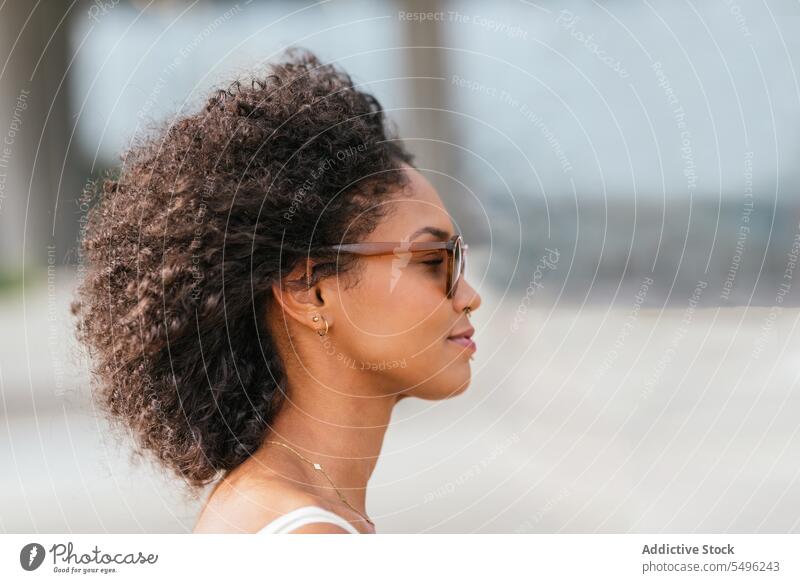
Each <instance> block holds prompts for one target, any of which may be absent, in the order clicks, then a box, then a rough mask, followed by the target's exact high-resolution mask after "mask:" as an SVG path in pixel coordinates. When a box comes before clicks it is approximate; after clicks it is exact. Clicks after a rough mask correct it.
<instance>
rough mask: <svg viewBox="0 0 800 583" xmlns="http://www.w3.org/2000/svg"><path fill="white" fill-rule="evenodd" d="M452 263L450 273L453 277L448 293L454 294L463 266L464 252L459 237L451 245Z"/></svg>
mask: <svg viewBox="0 0 800 583" xmlns="http://www.w3.org/2000/svg"><path fill="white" fill-rule="evenodd" d="M451 258H452V261H453V265H452V270H451V273H452V274H453V279H452V282H451V285H450V295H451V296H452V295H455V293H456V289H458V282H459V281H460V280H461V275H462V273H463V268H464V253H463V250H462V249H461V239H458V240H456V244H455V246H454V247H453V254H452V256H451Z"/></svg>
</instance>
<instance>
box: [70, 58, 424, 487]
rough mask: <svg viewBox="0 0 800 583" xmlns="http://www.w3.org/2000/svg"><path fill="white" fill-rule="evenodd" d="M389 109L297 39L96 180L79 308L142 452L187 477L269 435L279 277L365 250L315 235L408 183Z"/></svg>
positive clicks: (98, 373) (371, 220)
mask: <svg viewBox="0 0 800 583" xmlns="http://www.w3.org/2000/svg"><path fill="white" fill-rule="evenodd" d="M385 121H386V120H385V116H384V113H383V110H382V108H381V106H380V103H379V102H378V101H377V100H376V99H375V97H373V96H372V95H370V94H368V93H366V92H363V91H360V90H359V89H358V88H357V87H355V86H354V85H353V82H352V80H351V77H350V76H349V75H348V74H347V73H345V72H344V71H342V70H341V69H339V68H338V67H336V66H334V65H331V64H323V63H321V62H320V61H319V59H318V57H316V56H315V55H314V54H313V53H311V52H309V51H308V50H305V49H300V48H297V47H295V48H291V49H289V50H287V51H286V52H285V53H284V54H283V55H281V58H280V59H279V60H277V61H276V62H274V63H272V64H270V65H268V66H267V71H266V72H265V73H264V74H263V75H255V76H254V77H253V78H252V80H250V79H248V81H247V82H246V83H245V82H240V81H235V82H234V83H232V84H231V85H230V87H229V88H228V89H226V90H219V91H217V92H216V93H214V94H213V95H212V96H210V97H209V98H208V100H207V101H206V103H205V104H204V107H202V108H200V111H198V112H196V113H193V114H191V115H186V116H183V117H180V118H178V119H176V120H174V121H173V122H172V123H167V122H166V121H164V122H161V123H158V124H155V126H154V128H155V131H154V132H152V133H150V135H148V136H147V137H144V138H141V139H138V140H137V141H136V142H134V144H133V145H132V146H131V147H130V148H129V149H128V150H127V151H126V152H125V153H123V154H122V156H121V161H122V165H121V168H120V169H117V170H114V171H111V172H109V173H106V175H105V176H104V177H103V178H102V179H101V180H97V181H93V182H90V186H89V188H88V189H87V191H86V192H84V195H85V196H88V197H89V198H90V199H92V202H93V204H92V208H91V210H90V212H89V214H88V216H87V223H86V230H85V235H84V238H83V240H82V245H81V253H82V255H83V257H84V258H85V260H86V265H87V267H86V269H85V272H84V277H83V279H82V282H81V285H80V287H79V289H78V292H77V296H76V299H75V301H74V302H73V305H72V311H73V313H74V314H75V315H76V320H77V332H78V338H79V340H80V341H81V342H82V343H83V344H84V345H85V346H86V347H87V348H88V355H89V356H90V358H91V360H92V372H93V380H94V382H93V393H94V395H93V396H94V398H95V400H96V401H97V402H98V404H99V405H100V407H101V408H102V410H103V411H104V412H105V413H107V414H108V415H109V416H110V418H111V419H112V420H114V421H117V422H118V423H117V424H116V426H117V427H121V428H123V429H127V430H128V431H130V432H131V433H132V435H133V437H134V440H135V442H136V446H137V447H136V448H135V453H136V454H137V455H141V454H144V453H151V454H155V456H156V458H157V459H158V461H159V462H160V463H161V464H163V465H164V466H165V467H167V468H169V469H171V470H172V471H174V472H175V474H177V475H178V476H180V477H182V478H183V479H184V480H185V482H186V483H187V484H188V485H189V486H190V487H192V488H195V487H200V486H203V485H206V484H208V483H210V482H212V481H214V480H216V479H218V478H219V477H221V476H222V475H224V473H225V472H227V471H230V470H232V469H233V468H234V467H236V466H237V465H239V464H240V463H242V462H243V461H244V460H245V459H247V457H248V456H249V455H251V454H252V453H253V452H254V451H255V450H256V449H257V448H258V447H259V445H260V444H261V441H262V440H263V437H264V435H265V432H266V430H267V426H268V424H269V422H270V420H271V418H272V417H273V416H274V415H275V413H276V411H277V410H278V408H279V406H280V404H281V402H282V401H283V394H284V391H285V376H284V371H283V369H282V363H281V359H280V358H279V355H278V353H277V352H276V343H275V342H274V340H273V339H272V338H271V337H270V335H269V334H268V331H267V326H266V317H265V316H266V310H267V309H268V305H269V302H268V300H269V296H270V294H271V289H270V288H271V286H272V284H273V283H276V282H278V281H279V280H281V279H283V278H285V277H286V276H287V275H288V274H289V273H290V272H291V271H292V270H293V269H294V268H295V267H296V266H297V265H298V264H299V263H300V262H305V261H306V258H307V257H314V258H315V266H314V270H313V272H312V280H313V281H318V278H321V277H327V276H330V275H333V274H338V275H341V274H342V273H344V272H347V271H351V268H352V267H354V265H355V264H356V263H357V259H355V258H352V259H350V260H348V262H342V260H341V258H340V259H339V260H338V263H337V259H336V257H330V253H329V252H328V254H327V255H326V252H325V251H324V250H323V249H322V247H323V246H327V245H334V244H337V243H340V242H343V237H342V235H343V233H345V232H346V233H347V237H346V238H347V242H352V241H358V240H359V239H361V238H362V237H363V236H364V235H366V234H368V233H369V232H371V231H372V230H373V229H374V228H375V226H376V225H377V223H378V221H379V219H380V218H381V216H382V215H381V213H383V212H385V211H382V210H381V208H385V207H386V206H387V205H381V204H379V203H380V202H381V201H382V200H385V199H387V198H388V197H390V196H392V194H393V193H394V192H396V191H397V189H398V188H402V187H404V186H405V185H407V177H406V175H405V173H404V172H403V171H402V169H401V166H402V164H403V163H406V164H409V165H413V161H412V160H413V157H412V155H411V154H410V153H408V152H407V151H406V150H405V148H404V147H403V145H402V143H401V142H399V141H398V140H397V139H396V138H392V137H391V136H390V132H389V130H388V129H387V127H386V125H387V124H386V123H385ZM353 273H354V274H355V273H357V271H353ZM303 279H305V278H303Z"/></svg>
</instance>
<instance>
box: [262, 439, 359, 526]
mask: <svg viewBox="0 0 800 583" xmlns="http://www.w3.org/2000/svg"><path fill="white" fill-rule="evenodd" d="M264 443H274V444H275V445H280V446H281V447H285V448H286V449H288V450H289V451H291V452H293V453H294V454H295V455H297V456H298V457H299V458H300V459H302V460H303V461H304V462H307V463H309V464H311V465H312V466H313V467H314V469H315V470H318V471H320V472H322V475H323V476H325V479H326V480H328V483H329V484H330V485H331V487H333V489H334V490H335V491H336V493H337V494H338V495H339V498H340V499H341V501H342V502H344V503H345V504H347V506H348V507H350V509H351V510H352V511H353V512H355V513H356V514H358V515H359V516H361V517H362V518H363V519H364V520H366V521H367V522H369V523H370V524H371V525H372V526H373V527H374V526H375V523H374V522H372V521H371V520H370V519H369V518H367V517H366V516H364V515H363V514H361V513H360V512H359V511H358V510H356V509H355V508H353V505H352V504H350V503H349V502H348V501H347V500H346V499H345V497H344V496H342V493H341V492H339V488H337V487H336V486H335V485H334V483H333V480H331V478H330V476H328V474H327V472H325V470H323V469H322V466H321V465H319V464H318V463H316V462H312V461H311V460H309V459H307V458H305V457H303V456H302V455H301V454H300V453H298V452H297V451H296V450H295V449H293V448H291V447H289V446H288V445H286V444H285V443H281V442H280V441H265V442H264Z"/></svg>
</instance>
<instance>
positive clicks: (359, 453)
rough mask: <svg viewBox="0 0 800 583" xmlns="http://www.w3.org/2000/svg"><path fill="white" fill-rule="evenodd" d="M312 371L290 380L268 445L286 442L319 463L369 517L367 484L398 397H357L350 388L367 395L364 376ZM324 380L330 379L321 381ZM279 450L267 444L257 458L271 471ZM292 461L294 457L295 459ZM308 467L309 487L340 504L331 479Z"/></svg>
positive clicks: (272, 427) (351, 501) (348, 497)
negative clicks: (318, 490) (275, 455)
mask: <svg viewBox="0 0 800 583" xmlns="http://www.w3.org/2000/svg"><path fill="white" fill-rule="evenodd" d="M310 372H311V371H304V372H303V374H302V378H292V377H293V376H299V375H292V374H291V373H290V374H289V375H288V380H287V391H286V392H287V394H286V396H285V397H284V401H283V403H282V405H281V407H280V409H279V411H278V413H277V414H276V415H275V418H274V419H273V420H272V422H271V423H270V431H269V432H268V435H267V436H266V437H265V441H267V440H273V441H278V442H281V443H285V444H286V445H288V446H290V447H291V448H293V449H294V450H296V451H297V452H299V453H300V454H301V455H302V456H303V457H305V458H307V459H308V460H309V461H311V462H315V463H318V464H320V465H321V466H322V469H323V470H324V472H325V473H326V474H327V475H328V476H329V477H330V479H331V481H332V482H333V484H334V485H335V486H336V488H337V489H338V490H339V491H340V492H341V494H342V495H343V496H344V497H345V498H346V499H347V501H348V502H349V503H350V504H351V505H352V506H353V507H355V508H356V510H357V511H358V512H360V513H362V514H366V509H365V506H366V488H367V482H368V481H369V479H370V476H371V475H372V472H373V470H374V469H375V465H376V464H377V461H378V456H379V455H380V452H381V447H382V445H383V438H384V435H385V434H386V429H387V427H388V425H389V421H390V419H391V414H392V410H393V408H394V405H395V404H396V402H397V400H398V398H397V395H394V396H389V397H376V396H368V395H369V393H359V394H356V392H355V391H354V390H353V389H352V388H350V389H348V388H347V387H358V386H360V387H361V388H362V390H363V388H364V383H365V381H366V379H365V378H364V376H363V375H359V376H360V378H352V376H353V375H352V374H342V373H341V371H331V374H328V375H325V374H324V373H323V375H322V376H318V375H314V374H309V373H310ZM318 372H321V371H318ZM349 372H351V373H352V372H355V371H349ZM325 377H332V378H329V379H328V381H327V382H323V379H324V378H325ZM372 394H373V395H374V394H375V393H372ZM278 447H280V446H276V445H273V444H264V445H263V446H262V447H261V448H260V449H259V451H258V452H256V457H259V456H261V457H262V458H263V463H264V465H266V466H267V467H270V456H272V455H274V452H275V448H278ZM290 456H293V457H295V458H296V456H294V454H291V453H290ZM296 459H297V461H301V463H302V460H300V459H299V458H296ZM304 465H305V466H307V467H306V468H305V470H304V471H305V472H306V474H305V475H306V476H309V477H311V478H312V479H311V480H310V481H309V483H310V484H313V485H318V486H322V487H323V488H325V490H322V491H323V492H326V493H327V494H328V495H326V497H329V498H330V499H331V500H337V501H338V495H337V494H336V492H333V491H331V489H330V485H329V484H328V483H327V480H325V479H324V477H323V476H320V475H319V472H318V471H316V470H314V469H313V468H311V466H310V465H309V464H306V463H304Z"/></svg>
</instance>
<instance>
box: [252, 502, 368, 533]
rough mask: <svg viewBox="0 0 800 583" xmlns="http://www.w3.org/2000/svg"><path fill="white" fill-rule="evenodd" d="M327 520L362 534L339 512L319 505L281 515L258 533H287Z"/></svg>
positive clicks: (350, 531) (304, 507)
mask: <svg viewBox="0 0 800 583" xmlns="http://www.w3.org/2000/svg"><path fill="white" fill-rule="evenodd" d="M317 522H327V523H330V524H335V525H336V526H341V527H342V528H343V529H345V530H346V531H347V532H349V533H350V534H361V533H360V532H359V531H358V530H357V529H356V527H355V526H353V525H352V524H350V523H349V522H348V521H346V520H345V519H344V518H342V517H341V516H339V515H338V514H334V513H333V512H331V511H330V510H325V509H324V508H320V507H319V506H302V507H300V508H296V509H294V510H292V511H290V512H287V513H286V514H284V515H282V516H279V517H278V518H276V519H275V520H273V521H272V522H270V523H268V524H267V525H266V526H265V527H264V528H262V529H261V530H259V531H258V532H257V533H256V534H285V533H288V532H291V531H293V530H294V529H296V528H300V527H301V526H305V525H306V524H314V523H317Z"/></svg>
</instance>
